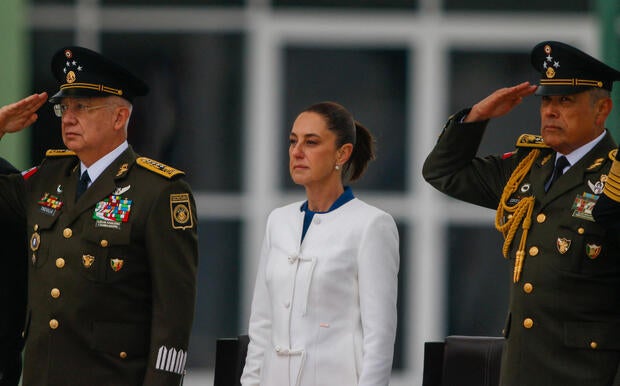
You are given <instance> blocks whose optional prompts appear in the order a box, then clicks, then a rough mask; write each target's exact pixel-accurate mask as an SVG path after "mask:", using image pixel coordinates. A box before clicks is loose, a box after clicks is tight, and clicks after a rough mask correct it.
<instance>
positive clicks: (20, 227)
mask: <svg viewBox="0 0 620 386" xmlns="http://www.w3.org/2000/svg"><path fill="white" fill-rule="evenodd" d="M12 173H19V172H18V170H17V169H15V168H14V167H13V166H11V164H9V163H8V162H7V161H5V160H4V159H2V158H0V174H12ZM16 220H18V219H17V218H16V217H4V216H3V217H1V218H0V229H2V232H1V233H0V245H2V252H0V256H1V257H2V263H1V264H2V267H1V268H0V307H2V311H1V312H0V386H17V385H18V384H19V377H20V375H21V369H22V368H21V355H22V347H23V339H22V331H23V326H24V316H25V314H26V272H27V270H28V267H27V265H26V223H25V222H23V221H16Z"/></svg>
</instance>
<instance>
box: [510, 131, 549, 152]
mask: <svg viewBox="0 0 620 386" xmlns="http://www.w3.org/2000/svg"><path fill="white" fill-rule="evenodd" d="M516 146H517V147H538V148H543V149H548V148H549V146H548V145H546V144H545V141H543V138H542V137H541V136H540V135H534V134H521V136H520V137H519V139H517V144H516Z"/></svg>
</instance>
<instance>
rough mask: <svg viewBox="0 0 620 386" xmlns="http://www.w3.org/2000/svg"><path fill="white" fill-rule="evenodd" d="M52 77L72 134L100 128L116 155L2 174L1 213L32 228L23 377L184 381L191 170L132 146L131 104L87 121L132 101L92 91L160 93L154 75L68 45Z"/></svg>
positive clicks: (190, 300) (61, 385) (189, 314)
mask: <svg viewBox="0 0 620 386" xmlns="http://www.w3.org/2000/svg"><path fill="white" fill-rule="evenodd" d="M52 72H53V73H54V76H55V77H56V78H57V80H58V81H59V83H60V85H59V88H60V90H59V91H58V92H57V93H56V94H55V95H53V96H52V97H51V98H50V102H52V103H56V104H55V106H54V111H55V113H56V115H58V116H59V117H62V118H63V133H64V131H65V129H66V127H67V126H68V127H69V128H70V130H73V131H74V132H75V133H78V134H82V133H83V132H86V133H87V134H88V133H93V132H94V131H95V130H97V131H99V132H102V133H104V134H105V136H102V137H101V138H105V140H106V141H109V143H101V144H96V145H98V146H102V147H101V149H109V150H108V152H107V154H105V153H104V154H103V155H101V154H99V153H98V152H94V151H92V149H93V148H92V147H91V148H89V147H86V149H85V147H80V146H79V145H78V146H77V149H76V150H78V153H77V154H76V153H73V152H71V151H68V150H50V151H48V152H47V154H46V158H45V159H44V160H43V162H42V163H41V164H40V165H39V166H38V167H37V168H36V169H33V170H31V171H29V172H27V173H25V174H24V176H23V177H22V176H20V175H12V176H0V215H2V216H3V217H2V218H12V219H16V221H24V222H25V223H26V224H27V228H26V229H27V237H28V243H27V245H28V252H29V253H28V259H27V260H28V262H29V272H28V275H29V280H28V309H27V315H26V323H25V328H24V336H25V339H26V340H25V350H24V371H23V384H24V386H38V385H40V386H96V385H101V386H110V385H114V386H136V385H145V386H146V385H148V386H153V385H165V386H172V385H174V386H176V385H179V384H180V383H181V381H182V376H183V374H184V372H185V364H186V361H187V347H188V343H189V336H190V331H191V326H192V321H193V316H194V303H195V296H196V271H197V264H198V261H197V260H198V258H197V256H198V251H197V233H196V226H197V222H196V206H195V203H194V199H193V196H192V193H191V190H190V187H189V185H188V184H187V183H186V182H185V181H184V180H183V178H182V176H183V175H184V173H183V172H181V171H179V170H176V169H174V168H171V167H169V166H166V165H164V164H161V163H159V162H157V161H154V160H151V159H148V158H144V157H139V156H138V155H137V154H136V153H134V151H133V150H132V148H131V147H130V146H128V145H127V144H126V140H125V139H126V135H125V133H126V131H125V130H126V123H127V120H128V119H129V115H130V109H129V108H128V107H127V106H126V105H125V104H123V105H122V106H121V107H118V108H120V109H122V108H125V109H126V110H125V112H124V114H126V115H124V116H121V115H119V114H118V113H117V112H110V113H107V114H104V115H102V117H103V119H110V122H108V121H105V122H100V124H99V125H98V126H96V128H94V127H93V121H91V120H88V119H87V118H89V117H90V116H87V114H90V112H89V111H88V108H92V109H95V108H100V107H105V106H113V105H114V104H115V103H116V104H119V103H121V102H124V101H118V100H116V99H113V98H112V99H110V100H111V102H110V103H109V104H104V105H100V106H94V107H93V106H90V107H89V99H83V98H89V97H97V98H105V97H110V96H114V97H119V98H124V99H126V100H128V101H130V102H131V100H132V98H133V97H135V96H141V95H144V94H146V93H147V92H148V87H147V86H146V84H144V82H142V81H141V80H140V79H138V78H136V77H135V76H133V75H132V74H131V73H129V72H128V71H127V70H125V69H124V68H122V67H120V66H119V65H117V64H116V63H114V62H112V61H110V60H108V59H106V58H104V57H103V56H101V55H100V54H98V53H96V52H93V51H90V50H88V49H85V48H82V47H67V48H64V49H61V50H59V51H58V52H57V53H56V54H55V55H54V57H53V58H52ZM68 98H70V99H68ZM80 98H81V99H80ZM82 101H85V102H82ZM68 102H72V104H71V105H65V104H63V103H68ZM84 106H86V107H84ZM69 108H71V110H70V109H69ZM115 108H117V107H115ZM118 111H120V110H118ZM64 114H69V115H68V116H67V117H66V118H65V117H64ZM113 114H114V115H113ZM112 117H114V122H121V123H122V124H121V125H120V126H118V127H117V126H115V125H114V124H112V123H111V122H112ZM123 117H124V118H123ZM123 119H124V121H123ZM106 124H108V126H107V127H106ZM76 127H78V128H80V127H81V128H80V129H79V130H78V129H76ZM80 130H82V131H80ZM120 130H123V131H120ZM86 136H88V135H86ZM65 140H66V138H65ZM83 141H86V142H87V143H88V139H83ZM110 148H111V149H110ZM80 151H81V153H80ZM102 152H103V151H102ZM78 155H80V156H85V157H86V158H88V162H89V164H85V162H86V161H85V160H84V159H79V158H78ZM97 157H98V158H97ZM82 168H86V171H87V172H88V175H89V176H91V177H92V179H93V180H92V181H91V182H92V184H91V185H90V186H88V182H87V180H85V179H81V177H80V175H81V172H82V170H81V169H82ZM90 173H93V174H92V175H91V174H90ZM78 190H80V191H81V192H82V193H83V194H81V195H78ZM84 190H85V191H84ZM4 216H6V217H4Z"/></svg>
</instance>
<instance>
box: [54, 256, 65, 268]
mask: <svg viewBox="0 0 620 386" xmlns="http://www.w3.org/2000/svg"><path fill="white" fill-rule="evenodd" d="M64 266H65V259H63V258H62V257H59V258H57V259H56V267H57V268H62V267H64Z"/></svg>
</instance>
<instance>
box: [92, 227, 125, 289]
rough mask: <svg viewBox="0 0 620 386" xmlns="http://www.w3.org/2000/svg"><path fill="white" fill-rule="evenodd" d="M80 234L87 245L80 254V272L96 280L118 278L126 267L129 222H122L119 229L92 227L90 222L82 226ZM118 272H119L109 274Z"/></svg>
mask: <svg viewBox="0 0 620 386" xmlns="http://www.w3.org/2000/svg"><path fill="white" fill-rule="evenodd" d="M82 234H83V238H84V240H86V245H87V247H86V248H85V250H84V254H83V255H82V270H81V271H82V274H83V275H85V276H86V277H87V278H88V279H89V280H93V281H97V282H108V281H111V280H115V279H118V278H119V276H121V275H122V272H124V271H123V270H124V269H125V267H126V264H125V261H126V259H127V257H126V256H127V254H128V253H129V249H130V248H129V244H130V240H131V224H127V223H125V224H122V228H119V229H108V228H98V227H94V226H93V225H92V223H90V224H88V225H86V226H85V227H84V229H83V233H82ZM121 271H122V272H121ZM118 272H121V274H120V275H111V274H110V273H118Z"/></svg>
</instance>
